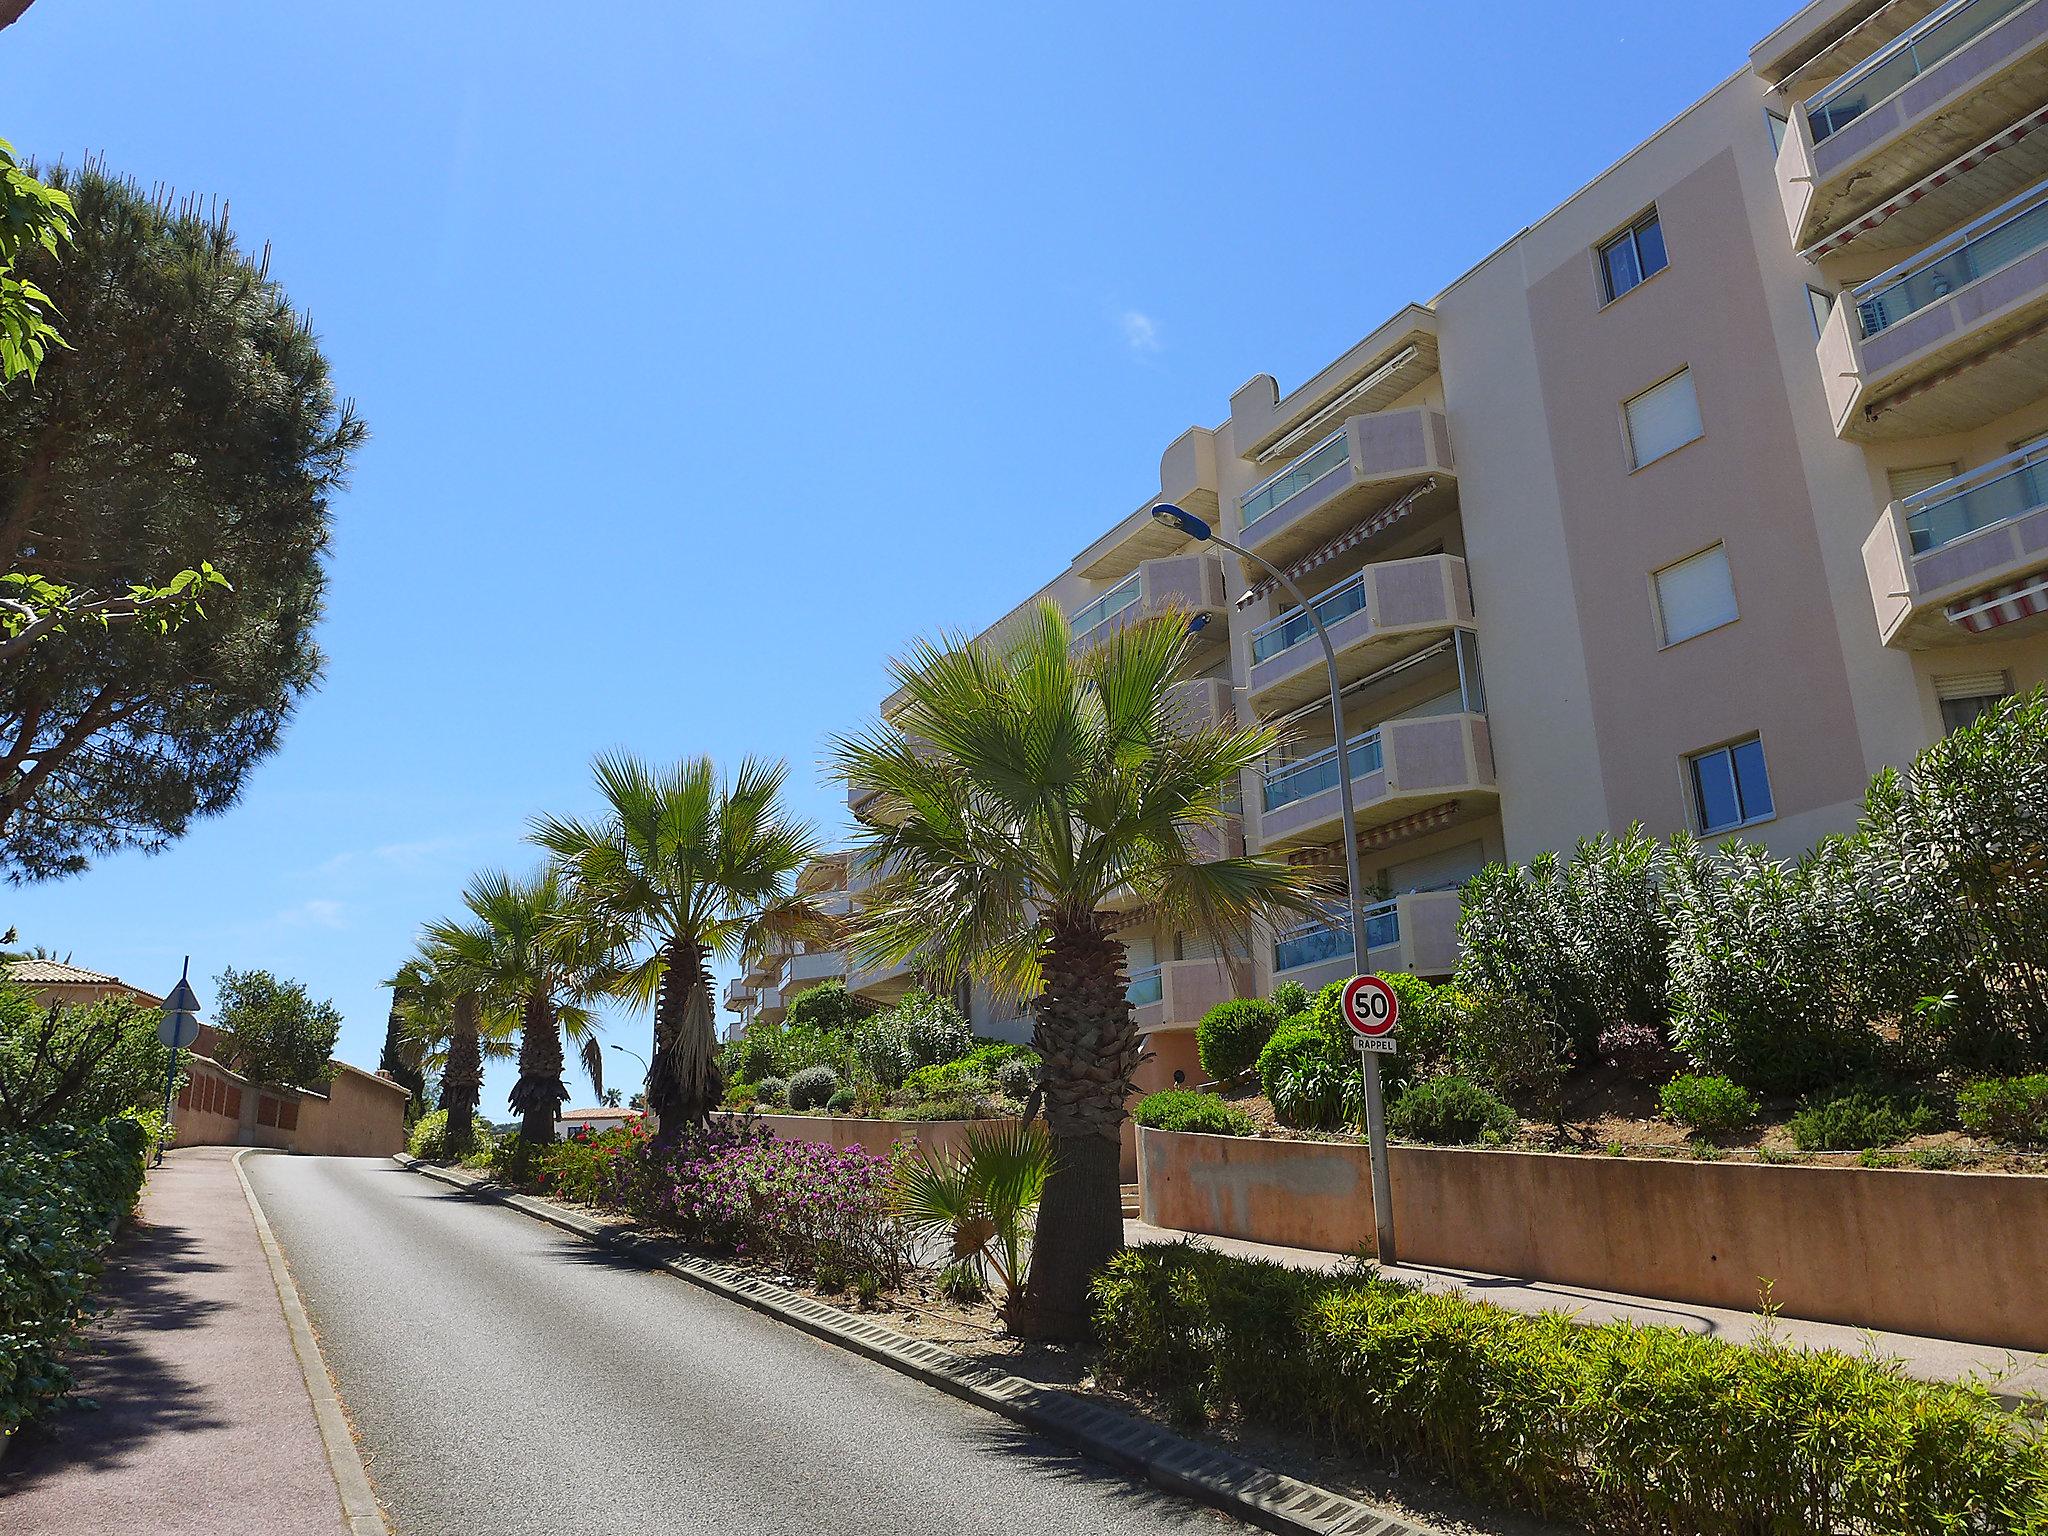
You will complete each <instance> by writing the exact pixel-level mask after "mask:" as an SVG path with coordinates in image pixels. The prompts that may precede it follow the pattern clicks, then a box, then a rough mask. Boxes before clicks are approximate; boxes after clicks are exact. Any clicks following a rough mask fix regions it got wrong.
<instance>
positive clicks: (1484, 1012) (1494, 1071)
mask: <svg viewBox="0 0 2048 1536" xmlns="http://www.w3.org/2000/svg"><path fill="white" fill-rule="evenodd" d="M1450 1055H1451V1060H1452V1062H1453V1063H1454V1064H1455V1065H1456V1066H1457V1069H1458V1070H1459V1071H1460V1072H1462V1073H1463V1074H1464V1075H1465V1076H1467V1077H1469V1078H1471V1079H1472V1080H1473V1081H1474V1082H1476V1083H1478V1084H1479V1085H1480V1086H1481V1087H1483V1088H1486V1089H1488V1090H1489V1091H1490V1092H1492V1093H1495V1094H1497V1095H1499V1096H1500V1097H1501V1098H1503V1099H1505V1100H1507V1101H1508V1103H1510V1104H1513V1105H1515V1106H1517V1107H1518V1108H1522V1109H1525V1110H1527V1111H1528V1112H1529V1113H1531V1114H1533V1115H1538V1116H1542V1117H1544V1118H1548V1119H1556V1118H1557V1117H1558V1115H1559V1114H1560V1113H1561V1112H1562V1111H1561V1109H1560V1099H1559V1095H1560V1093H1561V1091H1562V1089H1563V1086H1564V1075H1565V1065H1566V1046H1565V1042H1564V1040H1563V1039H1562V1038H1561V1036H1560V1035H1559V1033H1558V1030H1557V1026H1556V1025H1555V1024H1553V1023H1552V1021H1551V1020H1550V1019H1549V1018H1548V1017H1547V1016H1546V1015H1545V1014H1544V1013H1543V1011H1542V1008H1541V1007H1540V1006H1539V1005H1538V1004H1536V1003H1534V1002H1531V1001H1530V1000H1529V999H1527V998H1522V997H1517V996H1514V995H1513V994H1511V993H1506V992H1480V993H1474V994H1467V995H1465V996H1464V997H1463V998H1462V1001H1461V1004H1460V1006H1459V1007H1458V1009H1457V1011H1456V1014H1455V1018H1454V1021H1453V1024H1452V1040H1451V1051H1450Z"/></svg>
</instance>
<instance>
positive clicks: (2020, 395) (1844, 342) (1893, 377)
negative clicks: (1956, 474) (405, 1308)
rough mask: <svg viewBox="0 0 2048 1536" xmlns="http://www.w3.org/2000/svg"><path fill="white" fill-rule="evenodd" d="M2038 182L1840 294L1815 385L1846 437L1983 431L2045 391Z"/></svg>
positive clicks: (2046, 223) (2046, 224) (2047, 338)
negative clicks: (1887, 269)
mask: <svg viewBox="0 0 2048 1536" xmlns="http://www.w3.org/2000/svg"><path fill="white" fill-rule="evenodd" d="M2044 321H2048V182H2044V183H2042V184H2041V185H2040V186H2037V187H2034V188H2032V189H2031V190H2029V191H2027V192H2025V193H2023V194H2021V195H2020V196H2019V197H2016V198H2014V199H2013V200H2012V201H2011V202H2009V203H2007V204H2005V205H2004V206H2003V207H2000V208H1996V209H1994V210H1992V211H1991V212H1990V213H1988V214H1986V215H1984V217H1983V218H1981V219H1979V220H1977V221H1976V222H1975V223H1973V224H1971V225H1968V226H1967V227H1965V228H1963V229H1961V230H1958V231H1957V232H1956V233H1955V234H1953V235H1951V236H1950V237H1949V238H1948V239H1946V240H1944V241H1942V242H1941V243H1940V244H1938V245H1935V246H1932V247H1930V248H1929V249H1927V250H1926V251H1923V252H1921V253H1920V254H1919V255H1917V256H1915V257H1913V258H1912V259H1911V260H1910V261H1905V262H1901V263H1900V264H1899V265H1898V266H1895V267H1893V268H1892V269H1891V270H1890V271H1888V272H1883V273H1880V274H1879V275H1878V276H1876V277H1874V278H1872V279H1871V280H1870V281H1869V282H1867V283H1864V284H1862V285H1860V286H1859V287H1857V288H1855V289H1853V290H1852V291H1851V292H1849V293H1848V294H1845V295H1844V296H1843V298H1842V300H1841V301H1840V302H1839V303H1837V304H1836V305H1835V311H1834V313H1833V314H1832V315H1830V316H1829V317H1828V323H1827V326H1826V328H1825V329H1824V330H1823V331H1822V332H1821V338H1820V346H1819V349H1818V355H1819V358H1820V370H1821V385H1822V388H1823V389H1824V390H1825V391H1826V394H1827V399H1828V409H1829V412H1830V414H1831V415H1832V417H1833V419H1834V423H1835V430H1836V432H1837V433H1839V434H1840V435H1841V436H1843V437H1845V438H1847V439H1849V440H1850V441H1852V442H1877V441H1883V440H1888V439H1893V438H1902V437H1928V436H1934V435H1938V434H1941V433H1947V432H1963V431H1968V430H1969V429H1971V428H1973V427H1979V426H1982V425H1983V424H1984V423H1986V422H1988V421H1992V420H1994V419H1996V418H1997V417H2000V416H2003V415H2005V414H2007V413H2008V412H2009V411H2011V410H2012V408H2013V406H2014V404H2015V403H2017V402H2019V401H2023V400H2030V399H2033V398H2034V397H2036V396H2037V395H2039V394H2040V393H2041V392H2042V390H2043V389H2044V387H2048V325H2044V324H2043V322H2044Z"/></svg>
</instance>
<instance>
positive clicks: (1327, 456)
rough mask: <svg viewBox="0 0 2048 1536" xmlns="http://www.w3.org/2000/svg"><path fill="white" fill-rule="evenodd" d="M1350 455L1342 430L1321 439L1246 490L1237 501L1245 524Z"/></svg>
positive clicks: (1327, 471) (1318, 478)
mask: <svg viewBox="0 0 2048 1536" xmlns="http://www.w3.org/2000/svg"><path fill="white" fill-rule="evenodd" d="M1350 457H1351V444H1350V443H1349V442H1348V441H1347V440H1346V439H1345V436H1344V433H1343V431H1342V429H1339V430H1338V431H1337V432H1336V433H1334V434H1332V435H1331V436H1329V437H1326V438H1324V439H1323V440H1322V441H1321V442H1320V443H1318V444H1316V446H1315V447H1313V448H1311V449H1310V450H1309V451H1308V452H1307V453H1305V454H1303V455H1302V456H1301V457H1300V458H1298V459H1296V460H1295V461H1294V462H1293V463H1292V464H1290V465H1288V466H1287V468H1285V469H1283V470H1282V471H1281V472H1280V473H1279V474H1277V475H1275V476H1273V478H1272V479H1270V480H1268V481H1266V482H1264V483H1263V484H1261V485H1258V486H1255V487H1253V488H1252V489H1251V490H1250V491H1247V492H1246V493H1245V495H1244V499H1243V500H1242V501H1240V502H1239V503H1238V506H1239V507H1240V508H1242V509H1243V514H1244V519H1243V525H1244V527H1246V528H1250V527H1251V525H1252V524H1253V523H1256V522H1257V521H1258V520H1259V519H1260V518H1262V517H1264V516H1265V515H1266V514H1267V513H1268V512H1270V511H1272V510H1273V509H1274V508H1275V507H1277V506H1279V505H1280V503H1281V502H1283V501H1286V500H1287V499H1288V498H1289V497H1290V496H1292V495H1294V493H1295V492H1297V491H1299V490H1302V489H1303V488H1304V487H1306V486H1310V485H1313V484H1315V482H1316V481H1318V480H1320V479H1322V478H1323V476H1325V475H1327V474H1329V473H1330V472H1331V471H1333V470H1335V469H1337V468H1339V467H1340V466H1341V465H1343V464H1344V463H1345V462H1346V461H1347V460H1348V459H1349V458H1350Z"/></svg>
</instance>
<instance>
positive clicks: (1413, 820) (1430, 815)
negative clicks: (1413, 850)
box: [1287, 800, 1459, 867]
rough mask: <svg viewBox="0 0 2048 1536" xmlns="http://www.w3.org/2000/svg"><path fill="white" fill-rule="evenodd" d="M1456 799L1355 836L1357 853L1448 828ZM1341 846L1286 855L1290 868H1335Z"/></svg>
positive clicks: (1340, 859) (1325, 845)
mask: <svg viewBox="0 0 2048 1536" xmlns="http://www.w3.org/2000/svg"><path fill="white" fill-rule="evenodd" d="M1458 805H1459V802H1458V801H1456V800H1445V801H1443V802H1441V803H1440V804H1437V805H1432V806H1431V807H1430V808H1429V809H1428V810H1426V811H1417V812H1416V813H1415V814H1414V815H1413V816H1403V817H1402V818H1401V819H1400V820H1399V821H1390V822H1388V823H1387V824H1386V825H1385V826H1383V827H1373V828H1371V829H1369V830H1367V831H1364V832H1361V833H1359V834H1358V851H1359V852H1360V853H1371V852H1373V851H1374V850H1375V849H1379V848H1391V847H1393V846H1394V845H1395V844H1396V843H1405V842H1407V841H1408V840H1409V839H1410V838H1415V837H1421V836H1422V835H1423V834H1424V833H1427V832H1435V831H1437V830H1438V829H1439V828H1442V827H1448V826H1449V825H1451V823H1452V822H1454V821H1456V820H1457V819H1458ZM1343 859H1344V845H1343V843H1341V842H1336V843H1322V844H1318V845H1317V846H1315V847H1313V848H1295V849H1292V850H1291V851H1290V852H1289V853H1288V855H1287V862H1288V863H1290V864H1293V865H1297V866H1300V865H1310V866H1315V867H1320V866H1322V865H1325V864H1328V865H1335V864H1340V863H1342V862H1343Z"/></svg>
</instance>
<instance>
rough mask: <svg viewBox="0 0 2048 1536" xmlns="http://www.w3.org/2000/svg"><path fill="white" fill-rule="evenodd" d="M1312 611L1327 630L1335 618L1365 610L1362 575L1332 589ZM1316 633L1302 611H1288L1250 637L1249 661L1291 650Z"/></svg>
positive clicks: (1296, 609) (1300, 609)
mask: <svg viewBox="0 0 2048 1536" xmlns="http://www.w3.org/2000/svg"><path fill="white" fill-rule="evenodd" d="M1309 606H1310V607H1312V608H1314V609H1315V611H1316V618H1319V619H1321V620H1322V621H1323V626H1324V627H1325V628H1328V627H1329V626H1330V625H1332V624H1334V623H1336V622H1337V621H1338V620H1339V619H1345V618H1349V617H1350V616H1351V615H1352V614H1354V613H1359V612H1362V611H1363V610H1364V608H1365V576H1364V574H1363V573H1360V574H1359V575H1357V576H1354V577H1352V578H1351V579H1350V580H1349V581H1347V582H1344V583H1342V584H1341V585H1339V586H1336V587H1333V588H1332V589H1331V590H1330V591H1328V592H1326V593H1324V594H1323V595H1322V596H1321V597H1318V598H1316V599H1314V600H1313V601H1312V602H1311V603H1310V605H1309ZM1315 632H1316V626H1315V620H1314V619H1311V618H1310V617H1309V616H1308V610H1307V609H1304V608H1290V609H1289V610H1288V611H1287V612H1285V613H1283V614H1281V615H1280V617H1279V618H1277V619H1275V620H1274V621H1273V622H1272V623H1270V624H1268V625H1266V626H1264V627H1263V628H1261V629H1258V630H1256V631H1254V632H1253V634H1252V660H1253V661H1265V660H1267V659H1269V658H1271V657H1274V656H1278V655H1279V654H1280V653H1281V652H1282V651H1287V650H1292V649H1293V648H1294V647H1295V646H1297V645H1300V644H1301V643H1302V641H1304V640H1306V639H1308V638H1309V636H1311V635H1313V634H1314V633H1315Z"/></svg>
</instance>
